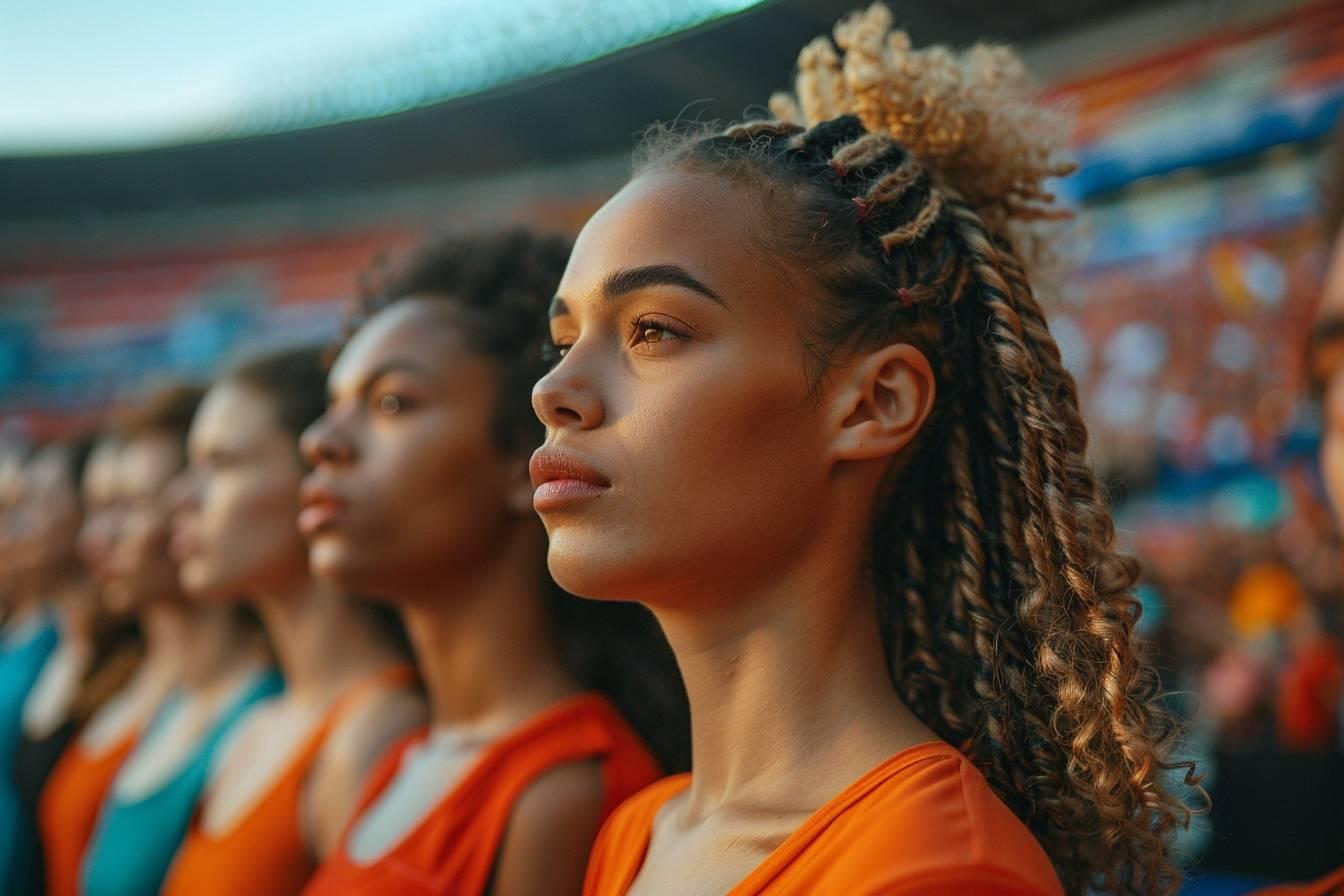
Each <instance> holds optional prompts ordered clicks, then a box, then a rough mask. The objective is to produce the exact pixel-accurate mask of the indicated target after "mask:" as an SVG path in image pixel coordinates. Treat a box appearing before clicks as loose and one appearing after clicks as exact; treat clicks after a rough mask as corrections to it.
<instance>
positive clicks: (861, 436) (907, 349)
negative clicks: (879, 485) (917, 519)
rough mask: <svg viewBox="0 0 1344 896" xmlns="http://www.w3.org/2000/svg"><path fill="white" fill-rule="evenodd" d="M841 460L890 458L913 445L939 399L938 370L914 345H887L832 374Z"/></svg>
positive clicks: (837, 451)
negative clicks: (936, 400)
mask: <svg viewBox="0 0 1344 896" xmlns="http://www.w3.org/2000/svg"><path fill="white" fill-rule="evenodd" d="M833 374H834V376H835V380H834V381H833V383H832V390H833V391H832V401H833V404H832V406H833V407H834V409H835V420H836V426H835V429H834V435H833V440H832V447H833V455H834V457H835V459H836V460H875V459H878V458H883V457H891V456H892V455H894V454H897V453H898V452H899V451H900V450H901V449H902V448H904V447H905V446H906V445H908V444H910V442H911V441H913V440H914V438H915V436H916V435H918V434H919V430H920V427H922V426H923V425H924V421H925V420H926V419H928V416H929V412H930V411H932V410H933V403H934V400H935V398H936V397H937V387H936V383H935V380H934V376H933V368H932V367H931V366H930V365H929V359H928V358H926V357H924V353H923V352H921V351H920V350H919V349H917V348H915V347H914V346H913V345H909V344H907V343H900V344H897V345H885V346H882V347H881V348H879V349H877V350H876V351H873V352H870V353H868V354H866V355H862V356H860V357H859V358H857V359H856V360H855V361H854V363H852V364H850V365H848V366H846V367H844V368H842V369H840V370H838V371H834V372H833Z"/></svg>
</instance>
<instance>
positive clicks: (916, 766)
mask: <svg viewBox="0 0 1344 896" xmlns="http://www.w3.org/2000/svg"><path fill="white" fill-rule="evenodd" d="M850 791H851V794H852V796H851V799H850V800H849V802H848V803H847V804H844V805H841V806H839V807H837V809H838V811H836V813H835V814H834V816H833V817H832V818H830V819H829V820H827V819H824V818H820V819H817V820H818V821H819V822H821V823H820V824H819V828H820V830H818V832H817V836H816V840H815V841H814V842H813V845H812V849H810V850H809V851H814V850H815V851H817V852H820V853H824V854H826V855H827V859H826V864H828V865H830V866H832V867H834V868H836V869H841V873H844V871H843V870H844V869H850V870H851V871H852V872H853V873H854V874H856V875H859V876H861V878H862V879H861V880H860V879H857V878H856V879H854V880H853V881H852V884H853V885H854V886H853V889H852V891H853V892H856V893H857V892H862V893H893V894H896V893H902V892H905V889H903V888H909V887H915V889H914V890H912V891H911V892H921V893H922V892H925V891H928V892H942V890H940V889H938V888H939V887H951V888H952V890H948V892H952V891H954V890H955V889H956V888H958V887H961V888H963V890H964V888H965V887H967V886H972V885H974V886H977V887H980V886H981V885H982V884H983V887H997V888H998V889H997V890H995V892H1003V893H1005V894H1007V893H1012V894H1019V893H1020V894H1040V896H1047V894H1049V896H1054V894H1060V893H1062V892H1063V890H1062V887H1061V885H1060V883H1059V879H1058V877H1057V876H1056V874H1055V871H1054V868H1053V866H1052V865H1051V863H1050V859H1049V857H1048V856H1047V855H1046V853H1045V850H1044V849H1042V848H1041V845H1040V843H1039V842H1037V840H1036V838H1035V837H1034V836H1033V835H1032V833H1031V831H1030V830H1029V829H1028V828H1027V826H1026V825H1025V824H1024V823H1023V822H1022V821H1021V820H1020V819H1018V818H1017V816H1016V815H1014V814H1013V812H1012V810H1010V809H1009V808H1008V806H1007V805H1006V804H1005V803H1004V802H1003V801H1002V800H1001V799H999V797H998V796H997V795H995V793H994V791H993V790H992V789H991V788H990V786H989V783H988V782H987V781H986V780H985V778H984V776H983V775H982V774H981V773H980V771H979V770H978V769H977V768H976V767H975V766H974V765H973V764H972V763H971V762H970V761H969V760H968V759H967V758H966V757H965V756H963V755H962V754H961V753H960V752H958V751H957V750H956V749H955V748H954V747H952V746H950V745H948V744H944V743H936V744H924V745H921V746H918V747H914V748H912V749H910V750H905V751H902V752H901V753H899V754H897V755H896V756H893V757H892V758H891V759H890V760H888V761H887V762H885V763H883V764H882V765H881V766H879V767H878V768H876V769H874V770H873V771H872V772H870V773H869V774H868V775H866V776H865V777H864V778H863V779H860V781H858V782H856V784H855V786H854V787H853V788H851V789H850ZM977 892H979V890H977Z"/></svg>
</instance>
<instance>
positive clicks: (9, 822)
mask: <svg viewBox="0 0 1344 896" xmlns="http://www.w3.org/2000/svg"><path fill="white" fill-rule="evenodd" d="M63 450H67V449H66V446H57V445H52V446H47V447H46V448H44V449H42V450H40V451H38V452H37V453H36V454H34V455H32V456H30V457H29V458H27V460H26V462H25V463H24V464H23V465H22V466H20V467H18V468H16V469H13V470H12V473H11V475H12V476H13V477H14V479H13V480H12V481H11V483H10V487H9V489H8V490H7V492H8V493H7V495H6V504H5V512H4V517H3V523H4V527H5V531H4V532H3V538H4V544H3V548H2V550H3V551H4V559H5V566H6V567H7V568H6V569H5V573H6V575H7V576H8V577H9V579H10V582H9V587H8V589H7V594H6V597H7V606H6V607H5V611H6V615H5V622H4V627H3V629H2V630H0V888H2V889H3V892H5V893H11V892H12V893H26V892H28V891H29V889H30V886H31V877H32V874H31V865H30V862H29V856H30V855H31V853H32V844H31V833H30V830H29V825H28V824H27V821H26V819H25V813H24V810H23V804H22V800H21V797H20V794H19V789H18V787H17V786H16V784H15V780H14V774H13V769H14V758H15V755H16V751H17V750H18V746H19V742H20V740H21V738H22V730H23V717H24V705H25V704H26V703H27V701H28V696H29V694H30V693H31V691H32V688H33V686H34V684H35V683H36V682H37V679H38V677H39V676H40V674H41V672H42V668H43V666H44V665H45V663H46V661H47V658H48V657H49V656H50V655H51V653H52V651H53V650H55V648H56V644H57V641H58V639H59V635H58V633H57V628H56V622H55V616H54V614H53V613H52V611H51V608H50V605H49V603H48V598H49V597H56V596H58V595H56V594H52V593H49V589H50V590H51V591H60V590H62V589H64V588H65V587H67V586H69V585H70V584H71V583H70V578H69V577H70V576H71V571H70V570H69V569H66V568H65V567H64V562H63V561H64V559H65V558H60V560H57V561H56V562H48V559H49V554H50V553H56V546H54V545H53V546H52V550H50V551H49V549H48V543H47V542H46V541H45V540H44V538H43V535H44V534H46V532H47V528H48V527H47V525H46V523H47V521H48V518H47V514H46V511H45V507H44V502H45V500H46V499H48V498H50V497H52V494H51V492H52V491H54V489H53V484H54V481H56V480H59V479H60V472H61V471H60V469H59V468H60V467H61V465H62V463H63V461H62V458H61V454H60V452H61V451H63ZM53 567H59V570H57V569H54V568H53Z"/></svg>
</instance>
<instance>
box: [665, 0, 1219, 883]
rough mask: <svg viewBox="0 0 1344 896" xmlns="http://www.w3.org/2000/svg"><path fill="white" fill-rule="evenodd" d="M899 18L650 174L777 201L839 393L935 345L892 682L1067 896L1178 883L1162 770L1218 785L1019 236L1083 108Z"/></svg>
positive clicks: (877, 569)
mask: <svg viewBox="0 0 1344 896" xmlns="http://www.w3.org/2000/svg"><path fill="white" fill-rule="evenodd" d="M891 22H892V18H891V13H890V12H889V11H888V10H887V9H886V8H885V7H883V6H880V5H878V6H873V7H871V8H869V9H868V10H867V11H865V12H862V13H858V14H856V15H853V16H851V17H849V18H847V19H845V20H844V21H842V22H841V23H840V24H839V25H838V26H837V27H836V29H835V43H834V44H832V43H831V42H830V41H829V40H827V39H825V38H819V39H817V40H816V41H813V42H812V43H810V44H808V46H807V47H806V48H804V50H803V51H802V53H801V55H800V56H799V60H798V76H797V83H796V94H794V95H787V94H781V95H778V96H776V97H774V98H773V99H772V101H771V104H770V108H771V110H772V112H773V114H774V115H775V116H776V118H775V119H773V120H764V121H751V122H745V123H742V124H737V125H733V126H730V127H727V128H716V127H713V126H710V127H708V128H702V129H700V130H697V131H693V132H691V133H683V132H677V131H675V130H669V129H666V128H662V129H658V128H655V129H654V130H653V131H651V133H650V135H649V136H648V137H647V138H646V141H645V143H644V146H643V148H642V155H641V158H640V165H641V167H642V168H645V169H647V168H672V169H677V170H691V171H697V172H709V173H713V174H716V175H718V176H722V177H725V178H728V179H730V180H734V181H736V182H739V183H742V184H745V185H747V186H748V187H751V188H753V192H754V193H756V195H758V196H760V197H761V208H762V212H763V214H765V215H767V216H768V222H767V223H768V226H767V227H764V228H757V229H756V230H758V231H760V232H761V235H760V236H756V237H755V238H758V239H763V240H764V241H765V242H766V246H765V249H766V250H767V251H769V252H772V253H774V254H775V255H776V256H777V257H779V258H781V259H783V260H785V261H786V262H788V263H790V264H791V266H792V267H793V268H794V269H796V270H798V271H806V272H807V273H808V274H809V276H811V277H812V279H814V280H815V281H816V282H817V284H818V285H819V286H820V287H821V294H822V296H823V298H822V300H821V301H819V302H818V303H817V307H816V308H815V312H814V313H812V314H809V319H808V320H807V321H805V326H804V335H805V340H806V343H807V347H808V348H809V349H810V353H811V357H813V358H815V360H816V362H817V367H818V371H817V375H816V378H817V380H818V381H819V379H820V372H821V371H823V370H824V369H825V368H826V366H828V365H831V364H835V363H838V362H839V361H840V360H842V359H843V357H844V356H846V355H847V354H848V353H851V352H853V351H857V350H863V349H865V348H871V347H873V346H876V345H881V344H884V343H890V342H893V341H898V340H899V341H902V342H907V343H911V344H913V345H916V346H918V347H919V348H920V349H921V350H922V351H924V352H925V354H926V355H927V357H928V358H929V359H930V361H931V363H932V364H933V366H934V370H935V375H936V377H937V395H938V398H937V401H936V405H935V408H934V411H933V413H932V414H931V415H930V418H929V421H928V423H927V424H926V425H925V427H924V430H923V431H922V433H921V435H920V437H919V438H918V439H917V440H916V442H915V443H914V444H913V445H912V446H910V448H908V449H907V450H906V453H905V455H904V456H903V457H902V458H900V459H898V460H899V462H898V463H897V464H894V465H893V468H892V471H891V474H890V476H889V479H888V482H887V484H886V487H885V492H884V495H883V500H882V501H881V502H880V505H879V510H878V513H877V517H876V519H875V520H874V530H873V541H872V570H873V577H874V583H875V586H876V589H877V593H878V598H879V600H878V610H879V620H878V621H879V625H880V626H881V629H882V634H883V641H884V644H885V646H886V650H887V658H888V662H889V665H890V670H891V676H892V682H893V684H894V686H895V688H896V689H897V691H898V692H899V694H900V695H901V697H902V699H904V700H905V702H906V703H907V704H908V705H909V706H910V707H911V709H912V710H914V711H915V712H916V713H917V714H918V715H920V717H921V718H923V719H924V720H925V721H926V722H927V723H928V724H929V725H930V726H931V727H933V728H934V729H935V730H936V731H938V733H939V734H940V736H942V737H943V738H945V739H947V740H948V741H949V742H951V743H954V744H957V745H959V746H960V747H961V748H962V749H963V751H964V752H965V753H966V754H967V755H968V756H969V757H970V758H971V759H972V760H973V761H975V762H976V763H977V764H978V765H979V766H980V767H981V769H982V770H983V771H984V773H985V775H986V778H987V780H988V781H989V783H990V784H991V786H992V787H993V788H994V789H995V791H996V793H997V794H998V795H999V796H1000V797H1001V798H1002V799H1003V800H1004V801H1005V802H1006V803H1007V804H1008V806H1009V807H1010V808H1012V809H1013V811H1014V812H1015V813H1016V814H1017V815H1018V816H1019V817H1020V818H1021V819H1022V820H1023V821H1024V822H1025V823H1026V824H1027V825H1028V827H1029V828H1030V829H1031V830H1032V832H1033V833H1034V834H1035V835H1036V837H1037V838H1038V839H1039V840H1040V842H1041V844H1042V845H1043V846H1044V848H1045V850H1046V852H1047V853H1048V854H1049V855H1050V857H1051V859H1052V861H1053V862H1054V864H1055V867H1056V869H1057V870H1058V872H1059V874H1060V877H1061V879H1062V880H1063V882H1064V884H1065V886H1066V888H1067V889H1068V890H1069V891H1070V892H1074V893H1085V892H1089V891H1090V890H1095V891H1098V892H1107V893H1141V894H1157V893H1174V892H1175V891H1176V890H1177V889H1178V888H1179V882H1180V875H1179V872H1178V870H1177V869H1176V868H1175V866H1174V865H1173V864H1172V863H1171V861H1170V859H1169V857H1168V847H1169V843H1170V839H1171V837H1172V836H1173V835H1174V833H1175V831H1176V829H1177V828H1178V827H1180V826H1183V825H1185V824H1188V823H1189V817H1190V814H1191V813H1190V810H1189V809H1188V808H1187V807H1186V805H1185V804H1184V803H1183V802H1182V800H1181V799H1179V798H1177V796H1175V795H1174V794H1172V793H1171V792H1169V791H1168V789H1167V788H1166V787H1165V786H1164V784H1163V774H1162V773H1163V771H1164V770H1165V769H1171V768H1174V767H1180V768H1184V769H1185V772H1186V779H1185V780H1186V784H1187V785H1188V786H1189V787H1190V788H1193V789H1194V790H1195V791H1197V792H1201V793H1202V791H1199V779H1198V778H1197V777H1196V776H1195V775H1194V769H1193V766H1192V765H1190V764H1178V763H1174V762H1172V761H1171V760H1170V758H1169V754H1170V748H1171V741H1172V740H1173V737H1174V734H1175V725H1174V722H1173V721H1172V719H1171V718H1170V717H1169V716H1168V715H1167V714H1166V713H1165V712H1164V711H1163V710H1162V708H1161V706H1160V705H1159V702H1158V695H1159V682H1158V679H1157V676H1156V673H1155V671H1154V670H1153V668H1152V666H1151V664H1150V663H1148V662H1147V661H1146V660H1145V655H1144V651H1143V648H1142V645H1141V644H1140V642H1139V641H1138V640H1137V639H1136V637H1135V634H1134V624H1135V621H1136V620H1137V618H1138V614H1139V604H1138V602H1137V600H1136V599H1135V598H1134V596H1133V594H1132V587H1133V584H1134V580H1135V577H1136V575H1137V567H1136V564H1135V563H1134V561H1133V560H1132V559H1131V558H1129V557H1126V556H1124V555H1122V554H1120V553H1119V552H1118V551H1117V549H1116V547H1115V543H1114V541H1115V537H1114V536H1115V533H1114V526H1113V523H1112V520H1111V515H1110V511H1109V508H1108V506H1107V502H1106V499H1105V496H1104V494H1103V491H1102V489H1101V487H1100V484H1099V483H1098V481H1097V479H1096V477H1095V475H1094V474H1093V472H1092V470H1091V469H1090V467H1089V466H1088V464H1087V462H1086V460H1085V453H1086V449H1087V430H1086V427H1085V426H1084V424H1083V421H1082V418H1081V415H1080V413H1079V410H1078V396H1077V389H1076V386H1075V384H1074V381H1073V378H1072V377H1071V376H1070V374H1069V373H1068V371H1067V370H1065V368H1064V366H1063V364H1062V363H1061V360H1060V354H1059V350H1058V348H1057V347H1056V345H1055V343H1054V340H1053V338H1052V337H1051V335H1050V331H1049V328H1048V327H1047V325H1046V320H1045V315H1044V313H1043V312H1042V310H1041V307H1040V305H1039V304H1038V302H1037V300H1036V298H1035V296H1034V295H1033V291H1032V287H1031V284H1030V283H1029V282H1028V266H1027V265H1026V264H1025V263H1024V255H1027V254H1030V251H1031V250H1030V245H1029V244H1027V243H1025V242H1024V239H1023V237H1022V233H1023V229H1024V228H1029V227H1030V226H1031V225H1032V224H1034V223H1036V222H1040V221H1043V220H1054V219H1059V218H1061V217H1064V216H1065V215H1066V213H1065V212H1064V211H1063V210H1062V209H1061V208H1059V207H1058V206H1057V205H1056V204H1055V202H1054V197H1053V196H1052V195H1051V194H1050V192H1049V191H1048V190H1047V189H1046V186H1045V184H1046V182H1047V181H1048V180H1049V179H1050V178H1052V177H1057V176H1060V175H1062V174H1066V173H1068V172H1069V171H1070V170H1072V166H1071V165H1069V164H1068V163H1067V162H1065V161H1062V160H1060V159H1059V158H1058V149H1059V148H1060V147H1062V146H1063V142H1064V141H1063V130H1062V129H1063V120H1062V118H1061V117H1060V116H1058V115H1056V114H1055V113H1053V112H1050V111H1049V110H1045V109H1042V108H1041V107H1040V105H1039V104H1038V103H1037V102H1036V99H1037V95H1036V93H1035V91H1034V88H1033V87H1032V85H1031V82H1030V80H1029V79H1028V77H1027V75H1026V72H1025V70H1024V68H1023V66H1022V64H1021V62H1020V60H1019V59H1018V58H1017V56H1016V55H1015V54H1014V53H1013V52H1012V51H1011V50H1009V49H1007V48H1004V47H987V46H977V47H974V48H972V49H970V50H968V51H966V52H964V53H953V52H951V51H949V50H947V49H946V48H943V47H931V48H928V49H924V50H915V49H913V48H912V47H911V44H910V40H909V38H908V37H907V36H906V35H905V34H904V33H903V32H900V31H892V30H891ZM780 183H783V184H786V185H789V186H791V187H794V189H786V190H778V189H774V186H775V185H777V184H780ZM753 235H755V231H753ZM1024 245H1025V246H1027V247H1028V248H1027V249H1026V250H1024V249H1023V246H1024Z"/></svg>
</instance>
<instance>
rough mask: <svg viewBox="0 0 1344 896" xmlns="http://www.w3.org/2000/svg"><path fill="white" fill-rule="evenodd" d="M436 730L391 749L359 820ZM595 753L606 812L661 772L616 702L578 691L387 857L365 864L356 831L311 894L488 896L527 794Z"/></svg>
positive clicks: (476, 772) (484, 765)
mask: <svg viewBox="0 0 1344 896" xmlns="http://www.w3.org/2000/svg"><path fill="white" fill-rule="evenodd" d="M426 734H427V733H426V732H424V731H421V732H418V733H417V734H416V735H413V736H411V737H409V738H407V739H405V740H404V741H403V742H402V743H401V744H399V745H397V746H396V747H394V748H393V749H392V750H391V751H389V754H388V756H387V757H385V759H384V761H383V762H382V763H381V764H380V766H379V767H378V769H377V770H375V772H374V774H373V775H372V777H371V779H370V781H369V788H368V791H367V792H366V794H365V796H364V799H363V801H362V802H361V805H360V809H359V811H358V812H357V813H356V818H358V817H359V816H361V815H363V814H364V812H365V811H366V810H367V809H368V808H369V807H370V806H371V805H372V804H373V803H374V802H375V801H376V799H377V797H378V795H379V794H380V793H382V792H383V791H384V790H385V789H386V788H387V787H388V786H389V785H390V784H391V783H392V780H393V778H395V777H396V774H397V770H398V768H399V767H400V765H401V761H402V758H403V756H405V755H406V752H407V750H408V749H409V748H411V747H413V746H415V745H417V744H419V743H421V742H423V741H424V739H425V737H426ZM587 760H597V761H599V762H600V763H601V766H602V781H603V799H602V816H603V817H604V818H605V817H606V816H607V815H608V814H609V813H610V812H611V810H612V809H614V808H615V807H616V806H617V805H618V804H619V803H620V802H621V801H622V800H624V799H625V798H626V797H628V796H630V795H631V794H633V793H635V792H636V791H638V790H639V789H640V788H641V787H644V786H645V785H647V784H648V783H649V782H651V781H653V780H654V779H656V778H657V777H658V774H659V772H658V765H657V763H656V762H655V761H654V759H653V757H652V756H650V755H649V752H648V750H647V749H646V748H645V746H644V744H643V743H642V742H641V741H640V739H639V737H638V735H636V734H635V733H634V732H633V731H632V730H631V729H630V728H629V726H628V725H627V724H626V723H625V720H623V719H622V718H621V717H620V715H619V714H618V713H617V712H616V709H615V708H614V707H613V706H612V705H611V704H610V703H608V702H607V701H606V700H605V699H603V698H601V697H599V696H596V695H594V694H584V695H580V696H578V697H574V698H571V699H569V700H566V701H564V702H563V703H561V704H559V705H557V706H555V707H553V708H552V709H550V710H547V711H546V712H544V713H542V714H541V715H539V716H538V717H537V718H535V719H533V720H532V721H531V722H529V723H527V724H526V725H524V726H522V727H521V728H520V729H519V730H517V731H515V732H514V733H513V734H511V735H509V736H507V737H505V738H502V739H501V740H499V741H497V742H496V743H494V744H492V745H491V746H490V747H489V748H488V749H487V750H486V751H485V752H484V754H483V755H482V756H481V757H480V758H479V759H478V760H477V761H476V763H475V765H474V766H473V767H472V768H471V770H470V771H469V772H468V773H467V774H466V775H465V777H463V778H462V780H461V781H459V782H458V784H457V785H456V786H455V787H454V788H453V789H452V790H451V791H450V792H449V794H448V795H447V796H446V797H445V798H444V799H443V800H442V801H441V802H440V803H439V804H438V805H437V806H436V807H435V808H434V809H433V810H432V811H431V812H430V813H429V814H428V815H427V816H426V817H425V818H424V819H423V820H422V821H421V822H420V823H419V824H417V825H416V826H415V827H414V828H412V829H411V831H410V833H409V834H407V835H406V836H405V837H404V838H403V839H402V840H401V842H400V843H398V844H397V845H396V846H395V847H393V848H392V850H391V851H390V852H389V853H388V854H387V855H385V856H383V857H381V858H379V859H377V860H376V861H374V862H372V863H371V864H368V865H360V864H357V863H356V862H355V861H354V860H353V859H351V858H350V856H349V855H348V853H347V852H346V850H345V846H344V842H348V839H349V830H347V832H346V837H345V838H344V841H343V843H342V846H340V847H338V848H337V849H336V850H334V851H333V853H332V854H331V855H330V856H329V857H328V858H327V860H326V861H325V862H323V864H322V867H321V868H319V869H318V872H317V874H316V875H315V876H314V877H313V880H312V882H311V883H309V885H308V887H307V889H305V890H304V891H303V892H304V896H362V894H363V896H374V894H384V893H397V894H399V896H421V894H423V896H429V894H451V896H479V894H482V893H484V892H485V889H486V886H487V885H488V883H489V880H490V875H491V872H492V871H493V869H494V867H495V860H496V855H497V853H498V852H499V846H500V842H501V841H502V839H503V837H504V830H505V828H506V826H507V825H508V822H509V818H510V817H511V816H512V814H513V807H514V805H515V804H516V803H517V801H518V799H519V797H521V796H522V795H523V793H524V792H525V791H526V790H527V788H528V786H529V785H531V784H532V782H534V781H536V780H537V779H538V778H539V777H541V776H542V775H544V774H545V773H546V772H548V771H550V770H552V769H555V768H558V767H560V766H563V765H567V764H570V763H574V762H583V761H587ZM353 828H354V824H352V825H351V827H350V830H353Z"/></svg>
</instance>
